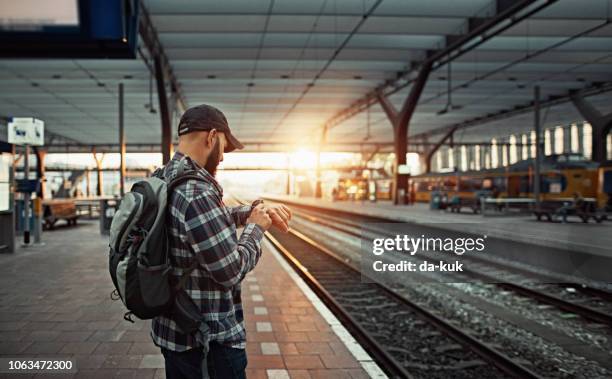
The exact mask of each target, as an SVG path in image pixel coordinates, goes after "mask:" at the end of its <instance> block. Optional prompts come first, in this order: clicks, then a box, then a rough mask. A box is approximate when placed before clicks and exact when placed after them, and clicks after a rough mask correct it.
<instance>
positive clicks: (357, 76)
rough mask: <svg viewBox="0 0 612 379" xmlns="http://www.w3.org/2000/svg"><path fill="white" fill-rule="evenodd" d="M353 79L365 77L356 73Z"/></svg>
mask: <svg viewBox="0 0 612 379" xmlns="http://www.w3.org/2000/svg"><path fill="white" fill-rule="evenodd" d="M353 79H355V80H361V79H363V77H362V76H361V75H355V76H353Z"/></svg>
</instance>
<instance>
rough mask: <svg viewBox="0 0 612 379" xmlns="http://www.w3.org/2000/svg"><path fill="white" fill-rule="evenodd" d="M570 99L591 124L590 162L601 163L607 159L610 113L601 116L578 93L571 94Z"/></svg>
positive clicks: (611, 122)
mask: <svg viewBox="0 0 612 379" xmlns="http://www.w3.org/2000/svg"><path fill="white" fill-rule="evenodd" d="M570 98H571V100H572V103H573V104H574V106H575V107H576V109H578V112H580V114H581V115H582V116H583V117H584V118H585V120H587V121H588V122H589V124H591V128H592V133H591V146H592V154H591V160H593V161H594V162H599V163H603V162H604V161H606V160H607V158H608V152H607V136H608V133H610V130H611V129H612V113H608V114H607V115H603V114H601V112H599V111H598V110H597V109H596V108H595V107H594V106H593V105H592V104H590V103H589V102H587V101H586V100H585V98H584V96H582V95H581V94H580V93H579V92H577V93H575V94H572V95H571V96H570Z"/></svg>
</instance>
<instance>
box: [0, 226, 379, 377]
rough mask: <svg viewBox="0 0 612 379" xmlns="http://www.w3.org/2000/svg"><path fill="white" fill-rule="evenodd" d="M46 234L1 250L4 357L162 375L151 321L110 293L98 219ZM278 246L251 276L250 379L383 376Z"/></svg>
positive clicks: (267, 249)
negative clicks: (135, 316)
mask: <svg viewBox="0 0 612 379" xmlns="http://www.w3.org/2000/svg"><path fill="white" fill-rule="evenodd" d="M43 239H44V241H45V245H44V246H39V247H31V248H28V249H23V248H19V249H18V251H17V252H16V253H14V254H2V255H0V357H14V358H27V357H29V358H33V357H41V358H42V357H46V358H51V357H53V358H55V359H61V358H67V357H73V358H74V359H75V360H76V366H77V369H78V372H77V373H76V374H73V375H61V376H60V377H75V378H88V379H89V378H105V379H106V378H111V377H129V378H164V377H165V375H164V360H163V357H162V355H161V354H160V351H159V348H157V347H156V346H155V345H154V344H153V342H152V341H151V338H150V336H149V326H150V321H140V320H137V321H136V322H135V323H134V324H131V323H129V322H127V321H125V320H123V313H124V312H125V310H124V308H123V305H122V304H121V302H120V301H112V300H111V299H110V296H109V295H110V293H111V291H112V289H113V286H112V283H111V280H110V277H109V274H108V268H107V249H106V246H107V237H104V236H101V235H100V234H99V229H98V224H97V223H91V222H84V223H82V224H79V225H78V226H76V227H71V228H64V227H60V228H58V229H57V230H54V231H52V232H47V233H44V235H43ZM271 249H272V247H271V245H268V244H265V246H264V252H263V256H262V258H261V261H260V263H259V265H258V266H257V268H256V269H255V270H254V272H252V273H250V274H249V276H248V277H247V279H246V282H243V302H244V309H245V322H246V325H247V333H248V344H247V351H248V360H249V364H248V370H247V371H248V377H249V378H250V379H258V378H275V379H276V378H366V377H371V376H375V375H370V374H368V372H369V373H376V372H379V370H378V371H377V366H376V365H375V364H374V363H373V362H372V361H371V359H370V358H369V356H368V354H367V353H365V352H364V351H363V349H361V347H360V346H359V345H358V344H357V343H356V342H355V341H354V340H353V339H352V337H351V336H350V335H349V334H348V332H346V330H345V329H344V328H343V327H342V325H340V323H339V322H338V321H337V320H335V318H334V316H333V315H331V313H329V311H327V310H326V308H325V307H324V306H323V305H322V303H320V301H318V298H316V296H315V295H314V294H313V293H312V292H309V289H308V288H307V286H306V285H305V284H304V283H303V282H301V283H300V280H301V279H300V278H299V277H298V276H297V274H296V273H295V272H293V271H291V268H289V266H288V265H287V264H286V263H284V261H282V258H280V256H278V255H277V253H275V252H273V251H271ZM334 320H335V321H334ZM364 367H365V369H364ZM0 377H6V374H0ZM19 377H20V378H27V377H41V376H40V375H38V376H34V375H31V376H28V375H25V374H22V375H19Z"/></svg>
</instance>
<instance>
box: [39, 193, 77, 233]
mask: <svg viewBox="0 0 612 379" xmlns="http://www.w3.org/2000/svg"><path fill="white" fill-rule="evenodd" d="M43 208H44V210H43V219H44V228H45V229H53V227H54V226H55V223H57V221H59V220H66V222H67V223H68V225H76V223H77V220H78V218H79V215H78V213H77V207H76V203H75V202H74V201H73V200H53V201H50V202H45V203H44V204H43Z"/></svg>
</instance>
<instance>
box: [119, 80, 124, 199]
mask: <svg viewBox="0 0 612 379" xmlns="http://www.w3.org/2000/svg"><path fill="white" fill-rule="evenodd" d="M118 101H119V104H118V105H119V157H120V159H119V194H120V195H121V196H122V197H123V195H125V126H124V122H123V83H119V100H118Z"/></svg>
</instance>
